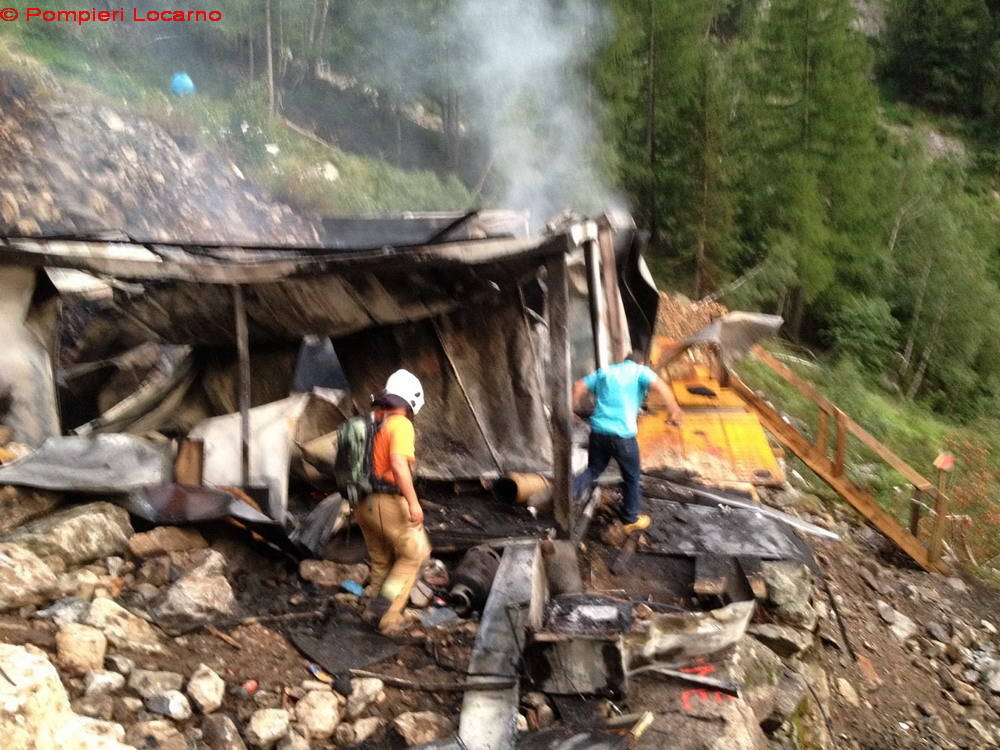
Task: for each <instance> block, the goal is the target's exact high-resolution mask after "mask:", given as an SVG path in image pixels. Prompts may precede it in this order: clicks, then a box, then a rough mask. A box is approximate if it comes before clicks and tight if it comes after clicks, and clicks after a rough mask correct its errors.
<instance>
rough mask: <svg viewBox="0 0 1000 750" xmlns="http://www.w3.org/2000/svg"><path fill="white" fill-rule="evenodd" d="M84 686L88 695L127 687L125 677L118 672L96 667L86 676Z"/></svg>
mask: <svg viewBox="0 0 1000 750" xmlns="http://www.w3.org/2000/svg"><path fill="white" fill-rule="evenodd" d="M83 686H84V694H85V695H87V696H92V695H103V694H105V693H113V692H115V691H117V690H121V689H122V688H123V687H125V677H124V675H121V674H119V673H118V672H109V671H107V670H104V669H94V670H91V671H90V672H87V674H86V675H85V676H84V678H83Z"/></svg>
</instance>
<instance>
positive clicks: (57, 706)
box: [0, 644, 133, 750]
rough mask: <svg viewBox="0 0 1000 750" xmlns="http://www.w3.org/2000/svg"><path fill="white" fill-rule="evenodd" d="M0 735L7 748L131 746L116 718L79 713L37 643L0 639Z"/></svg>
mask: <svg viewBox="0 0 1000 750" xmlns="http://www.w3.org/2000/svg"><path fill="white" fill-rule="evenodd" d="M0 669H2V673H3V674H4V675H6V677H7V678H8V679H2V680H0V738H3V739H2V745H3V748H4V750H58V749H59V748H63V747H65V748H73V749H74V750H133V749H132V748H129V747H128V746H127V745H123V744H122V742H121V741H122V739H123V738H124V735H125V731H124V729H123V728H122V727H121V726H119V725H118V724H111V723H109V722H103V721H96V720H94V719H90V718H86V717H83V716H78V715H77V714H75V713H73V711H72V710H71V709H70V704H69V698H68V696H67V695H66V690H65V688H63V686H62V683H61V682H60V681H59V674H58V672H56V669H55V667H54V666H52V664H51V662H49V660H48V659H47V658H46V657H45V655H44V654H43V653H42V652H41V651H38V650H37V649H34V648H31V647H24V646H12V645H9V644H0Z"/></svg>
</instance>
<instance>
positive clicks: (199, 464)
mask: <svg viewBox="0 0 1000 750" xmlns="http://www.w3.org/2000/svg"><path fill="white" fill-rule="evenodd" d="M204 470H205V441H204V440H194V439H192V438H185V439H184V440H181V442H180V444H179V445H178V446H177V459H176V460H175V461H174V479H175V480H176V482H177V484H187V485H191V486H194V487H200V486H201V485H202V484H203V481H204V479H203V477H204Z"/></svg>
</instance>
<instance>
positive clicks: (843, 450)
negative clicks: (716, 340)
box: [731, 346, 948, 572]
mask: <svg viewBox="0 0 1000 750" xmlns="http://www.w3.org/2000/svg"><path fill="white" fill-rule="evenodd" d="M751 354H752V356H754V357H755V358H756V359H757V360H759V361H760V362H762V363H763V364H765V365H767V366H768V367H769V368H770V369H771V370H773V371H774V372H775V373H776V374H778V375H779V376H780V377H781V378H782V379H783V380H784V381H785V382H787V383H788V384H789V385H791V386H792V387H794V388H795V389H796V390H797V391H798V392H799V393H801V394H802V395H803V396H805V397H806V398H808V399H809V400H810V401H812V402H813V403H814V404H815V405H816V408H817V416H816V436H815V438H814V439H813V440H810V439H809V438H808V437H806V436H805V435H804V434H802V433H801V432H800V431H799V430H798V429H796V428H795V427H794V426H793V425H791V424H789V423H788V422H787V421H786V420H785V419H784V418H783V417H782V415H781V414H780V413H779V412H778V411H777V409H775V408H774V407H773V406H772V405H771V404H770V403H769V402H768V401H766V400H765V399H763V398H761V397H760V396H759V395H758V394H757V393H756V392H755V391H754V390H753V389H752V388H750V387H749V386H748V385H747V384H746V383H744V382H743V381H742V380H740V379H739V378H738V377H736V376H735V375H733V376H732V382H731V385H732V387H733V388H734V389H735V390H736V391H737V392H738V393H739V394H740V396H741V397H742V398H743V399H744V400H745V401H746V402H747V404H748V405H749V406H750V407H751V408H752V409H753V410H754V411H755V412H756V413H757V416H758V417H759V418H760V420H761V422H762V423H763V425H764V427H765V428H767V430H768V431H769V432H771V433H772V434H773V435H774V436H775V437H776V438H777V439H778V440H780V441H781V443H782V444H783V445H784V446H785V447H786V448H788V450H790V451H791V452H792V453H794V454H795V455H796V456H798V457H799V459H800V460H801V461H802V462H803V463H805V464H806V465H807V466H808V467H809V468H810V469H812V470H813V471H814V472H815V473H816V474H817V475H818V476H819V477H820V478H822V479H823V481H824V482H826V483H827V484H828V485H830V487H832V488H833V489H834V490H835V491H836V492H837V493H838V494H839V495H840V496H841V497H843V498H844V499H845V500H847V502H848V503H850V504H851V506H852V507H853V508H854V509H855V510H857V511H858V512H859V513H860V514H861V515H862V516H864V517H865V518H866V519H868V521H869V522H871V524H872V525H873V526H874V527H875V528H876V529H878V530H879V531H881V532H882V533H883V534H884V535H885V536H886V537H888V538H889V539H890V540H892V541H893V542H894V543H895V544H896V546H898V547H899V548H900V549H901V550H902V551H903V552H905V553H906V554H907V555H908V556H909V557H911V558H912V559H913V560H914V561H915V562H917V563H918V564H919V565H920V566H921V567H923V568H924V569H925V570H929V571H936V572H947V571H948V566H947V565H946V564H945V563H944V562H943V561H942V559H941V548H942V539H943V536H944V532H945V525H946V519H947V512H948V498H947V496H946V495H945V493H944V492H943V490H942V488H939V487H935V486H934V485H933V484H932V483H931V482H930V481H928V480H927V479H926V478H924V477H923V476H922V475H921V474H920V472H918V471H917V470H916V469H914V468H913V467H912V466H910V465H909V464H908V463H906V461H904V460H903V459H902V458H900V457H899V456H898V455H896V454H895V453H894V452H893V451H892V450H890V449H889V448H888V447H887V446H886V445H884V444H883V443H881V442H879V441H878V440H877V439H876V438H875V437H874V436H873V435H872V434H871V433H869V432H868V431H867V430H865V429H864V428H863V427H862V426H861V425H859V424H858V423H857V422H855V421H854V420H853V419H851V418H850V417H849V416H848V415H847V414H845V413H844V412H843V411H842V410H841V409H840V408H838V407H837V405H836V404H834V403H832V402H831V401H830V400H829V399H827V398H826V397H825V396H823V395H822V394H821V393H819V392H818V391H817V390H816V389H815V388H814V387H813V386H812V384H811V383H808V382H806V381H805V380H803V379H802V378H800V377H799V376H798V375H797V374H796V373H794V372H793V371H792V370H791V369H790V368H788V367H787V366H786V365H785V364H783V363H782V362H780V361H779V360H778V359H776V358H775V357H774V356H773V355H771V354H770V353H769V352H767V351H766V350H764V349H763V348H761V347H759V346H755V347H754V348H753V349H752V350H751ZM831 424H832V425H833V445H832V449H833V455H832V456H830V455H829V454H830V448H831V446H830V442H829V438H830V434H829V433H830V426H831ZM849 436H853V437H854V438H856V439H857V440H858V441H859V442H860V443H861V444H862V445H864V446H865V448H867V449H868V450H870V451H871V452H872V453H874V454H875V455H876V456H878V458H879V459H881V460H882V461H884V462H885V463H886V464H888V465H889V466H890V467H892V468H893V469H894V470H895V471H897V472H898V473H899V474H900V475H902V476H903V478H904V479H906V481H907V482H909V483H910V484H911V485H912V487H913V492H912V494H911V499H910V527H909V528H906V527H904V526H903V525H902V524H901V523H900V522H899V521H897V520H896V518H895V517H894V516H893V515H891V514H890V513H888V512H886V510H884V509H883V508H882V506H881V505H879V503H878V502H877V501H876V500H875V498H874V497H872V496H871V495H870V494H869V493H868V492H867V491H866V490H864V489H863V488H862V487H860V486H858V485H857V484H856V483H855V482H854V481H852V480H851V479H850V478H849V477H848V476H847V473H846V471H845V462H846V459H847V441H848V437H849ZM921 496H926V497H928V498H933V500H934V507H933V509H932V511H931V512H932V514H933V515H934V522H933V524H932V527H931V531H930V538H929V539H928V540H927V541H926V543H925V542H924V541H922V540H921V538H920V516H921V510H922V508H923V507H925V506H924V504H923V503H922V502H921V499H920V498H921Z"/></svg>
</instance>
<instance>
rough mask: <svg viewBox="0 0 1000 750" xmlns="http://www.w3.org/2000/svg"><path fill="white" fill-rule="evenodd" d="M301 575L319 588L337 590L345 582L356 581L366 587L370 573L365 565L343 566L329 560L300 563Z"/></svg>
mask: <svg viewBox="0 0 1000 750" xmlns="http://www.w3.org/2000/svg"><path fill="white" fill-rule="evenodd" d="M299 575H300V576H302V578H304V579H305V580H307V581H309V582H310V583H315V584H316V585H317V586H323V587H324V588H336V587H337V586H339V585H340V584H341V582H343V581H354V582H356V583H359V584H361V585H362V586H364V585H365V583H367V581H368V576H369V575H370V571H369V568H368V566H367V565H366V564H365V563H357V564H356V565H341V564H340V563H335V562H330V561H329V560H303V561H302V562H301V563H299Z"/></svg>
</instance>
